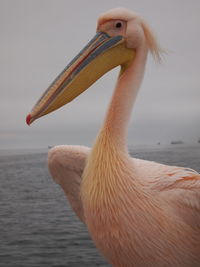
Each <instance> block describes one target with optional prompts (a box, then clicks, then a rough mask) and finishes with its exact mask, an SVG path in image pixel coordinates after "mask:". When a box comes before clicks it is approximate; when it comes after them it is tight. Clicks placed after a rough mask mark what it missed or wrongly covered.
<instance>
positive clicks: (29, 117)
mask: <svg viewBox="0 0 200 267" xmlns="http://www.w3.org/2000/svg"><path fill="white" fill-rule="evenodd" d="M31 119H32V117H31V114H28V115H27V116H26V123H27V124H28V125H29V126H30V124H31Z"/></svg>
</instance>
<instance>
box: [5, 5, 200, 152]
mask: <svg viewBox="0 0 200 267" xmlns="http://www.w3.org/2000/svg"><path fill="white" fill-rule="evenodd" d="M120 6H123V7H127V8H130V9H132V10H134V11H136V12H137V13H139V14H141V15H142V16H143V17H144V18H145V19H146V21H147V22H148V23H149V25H150V26H151V28H152V29H153V30H154V32H155V34H156V36H157V38H158V40H159V42H160V44H161V46H162V47H163V48H164V49H165V50H166V51H167V54H166V55H164V59H163V62H162V64H161V65H159V64H155V62H154V61H153V59H152V58H151V56H149V59H148V64H147V68H146V74H145V78H144V82H143V84H142V88H141V90H140V92H139V95H138V98H137V101H136V105H135V108H134V112H133V116H132V120H131V125H130V131H129V145H130V146H135V145H141V144H142V145H148V144H157V143H158V142H160V143H161V144H168V143H170V142H171V141H172V140H182V141H183V142H185V143H187V144H192V143H193V144H195V143H197V141H198V138H199V137H200V123H199V117H200V88H199V87H200V86H199V85H200V81H199V70H200V53H199V47H200V38H199V26H200V16H199V13H200V2H199V1H198V0H193V1H192V2H191V1H188V0H174V1H163V0H150V1H149V0H135V1H133V0H124V1H119V0H101V1H92V0H84V1H78V0H73V1H68V0H18V1H15V0H0V34H1V42H0V77H1V78H0V93H1V97H0V121H1V128H0V149H16V148H41V147H44V148H46V147H48V146H51V145H56V144H82V145H91V144H92V143H93V141H94V138H95V135H96V134H97V131H98V129H99V127H100V126H101V123H102V120H103V117H104V114H105V110H106V107H107V105H108V102H109V99H110V97H111V93H112V90H113V88H114V84H115V81H116V78H117V73H118V69H115V70H113V71H111V72H110V73H108V74H106V75H105V76H104V77H102V78H101V79H100V80H99V81H97V82H96V83H95V84H94V85H93V86H92V87H91V88H90V89H89V90H87V91H86V92H85V93H84V94H82V95H81V96H79V97H78V98H77V99H75V100H74V101H73V102H72V103H70V104H68V105H67V106H64V107H63V108H61V109H60V110H58V111H56V112H54V113H52V114H49V115H48V116H45V117H44V118H41V119H39V120H38V121H36V122H34V123H33V125H31V127H28V126H27V125H26V124H25V117H26V115H27V114H28V113H29V112H30V110H31V109H32V107H33V106H34V104H35V103H36V101H37V100H38V98H39V97H40V96H41V94H42V93H43V92H44V90H45V89H46V88H47V87H48V85H49V84H50V83H51V82H52V80H54V78H55V77H56V76H57V75H58V74H59V73H60V72H61V71H62V69H63V68H64V67H65V66H66V65H67V64H68V63H69V61H70V60H71V59H72V58H73V57H74V56H75V55H76V54H77V53H78V52H79V51H80V50H81V49H82V47H83V46H84V45H85V44H86V43H87V42H88V41H89V40H90V39H91V38H92V37H93V36H94V34H95V30H96V20H97V17H98V16H99V14H100V13H102V12H104V11H106V10H108V9H110V8H113V7H120Z"/></svg>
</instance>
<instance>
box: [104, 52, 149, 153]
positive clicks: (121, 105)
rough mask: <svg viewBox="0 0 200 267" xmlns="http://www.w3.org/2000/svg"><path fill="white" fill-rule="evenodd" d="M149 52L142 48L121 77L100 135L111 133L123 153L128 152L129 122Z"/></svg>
mask: <svg viewBox="0 0 200 267" xmlns="http://www.w3.org/2000/svg"><path fill="white" fill-rule="evenodd" d="M147 52H148V51H147V48H146V47H140V49H138V50H137V51H136V55H135V58H134V59H133V62H131V63H130V64H129V66H128V67H126V69H125V70H124V71H123V73H122V74H121V75H120V76H119V78H118V81H117V84H116V87H115V90H114V93H113V96H112V99H111V102H110V105H109V108H108V111H107V115H106V117H105V121H104V124H103V127H102V130H101V133H100V135H101V134H103V133H104V132H105V131H106V133H107V134H106V136H108V133H109V136H110V137H112V139H113V140H115V141H116V143H117V145H118V147H119V149H121V150H123V151H127V143H126V140H127V132H128V122H129V119H130V115H131V111H132V107H133V104H134V102H135V99H136V96H137V92H138V89H139V87H140V85H141V82H142V79H143V75H144V70H145V63H146V59H147Z"/></svg>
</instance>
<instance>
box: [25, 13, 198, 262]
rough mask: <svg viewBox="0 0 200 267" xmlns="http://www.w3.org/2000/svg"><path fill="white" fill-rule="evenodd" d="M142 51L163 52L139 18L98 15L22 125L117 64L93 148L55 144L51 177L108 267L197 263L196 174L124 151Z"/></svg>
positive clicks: (71, 96) (142, 64)
mask: <svg viewBox="0 0 200 267" xmlns="http://www.w3.org/2000/svg"><path fill="white" fill-rule="evenodd" d="M148 52H151V54H152V55H153V56H154V57H155V58H156V59H157V60H160V57H161V52H162V51H161V49H160V47H159V45H158V42H157V40H156V38H155V37H154V35H153V33H152V31H151V29H150V28H149V26H148V25H147V23H146V22H145V21H144V19H143V18H141V17H140V16H139V15H137V14H136V13H134V12H131V11H129V10H127V9H124V8H116V9H112V10H109V11H108V12H106V13H104V14H102V15H101V16H100V17H99V19H98V22H97V33H96V35H95V37H94V38H93V39H92V40H91V41H90V42H89V43H88V44H87V45H86V46H85V48H84V49H83V50H81V52H80V53H79V54H78V55H77V56H76V57H75V58H74V59H73V60H72V61H71V63H70V64H69V65H68V66H67V67H66V68H65V69H64V70H63V72H62V73H61V74H60V75H59V76H58V77H57V78H56V79H55V80H54V81H53V83H52V84H51V85H50V86H49V88H48V89H47V90H46V92H45V93H44V94H43V95H42V97H41V98H40V99H39V101H38V102H37V103H36V105H35V106H34V108H33V109H32V111H31V113H30V114H29V115H28V116H27V118H26V120H27V123H28V124H31V123H32V122H33V121H34V120H36V119H38V118H39V117H41V116H44V115H46V114H48V113H50V112H52V111H54V110H56V109H58V108H59V107H61V106H63V105H65V104H66V103H68V102H70V101H72V100H73V99H74V98H75V97H77V96H78V95H79V94H81V93H82V92H83V91H84V90H86V89H87V88H88V87H90V86H91V85H92V84H93V83H94V82H95V81H96V80H97V79H99V78H100V77H101V76H102V75H104V74H105V73H106V72H108V71H109V70H111V69H113V68H114V67H116V66H120V67H121V68H120V72H119V76H118V79H117V83H116V86H115V89H114V93H113V96H112V99H111V102H110V104H109V107H108V111H107V113H106V116H105V119H104V122H103V125H102V127H101V129H100V131H99V134H98V136H97V138H96V141H95V143H94V146H93V147H92V148H91V149H90V148H88V147H82V146H57V147H54V148H53V149H51V150H50V151H49V155H48V165H49V169H50V172H51V174H52V176H53V178H54V180H55V182H57V183H58V184H60V185H61V187H62V189H63V190H64V192H65V194H66V196H67V198H68V200H69V202H70V204H71V206H72V209H73V210H74V211H75V213H76V214H77V216H78V217H79V218H80V220H82V221H83V222H84V223H85V224H86V225H87V228H88V231H89V233H90V235H91V237H92V239H93V241H94V243H95V245H96V247H97V248H98V249H99V250H100V251H101V253H102V254H103V255H104V257H105V258H106V259H107V260H108V262H109V263H111V264H112V265H113V266H118V267H130V266H131V267H132V266H137V267H140V266H141V267H144V266H148V267H149V266H154V267H155V266H159V267H160V266H167V267H169V266H181V267H184V266H192V267H194V266H200V174H199V173H197V172H196V171H194V170H192V169H186V168H183V167H177V166H168V165H164V164H160V163H156V162H152V161H146V160H141V159H136V158H131V157H130V156H129V154H128V149H127V130H128V122H129V118H130V115H131V111H132V107H133V104H134V101H135V99H136V95H137V92H138V89H139V87H140V84H141V82H142V79H143V74H144V71H145V64H146V60H147V55H148ZM91 109H92V107H91Z"/></svg>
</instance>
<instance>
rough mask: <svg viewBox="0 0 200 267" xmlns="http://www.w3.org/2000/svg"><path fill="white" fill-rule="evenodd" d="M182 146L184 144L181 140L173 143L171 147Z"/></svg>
mask: <svg viewBox="0 0 200 267" xmlns="http://www.w3.org/2000/svg"><path fill="white" fill-rule="evenodd" d="M182 144H184V142H183V141H181V140H175V141H171V145H182Z"/></svg>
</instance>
